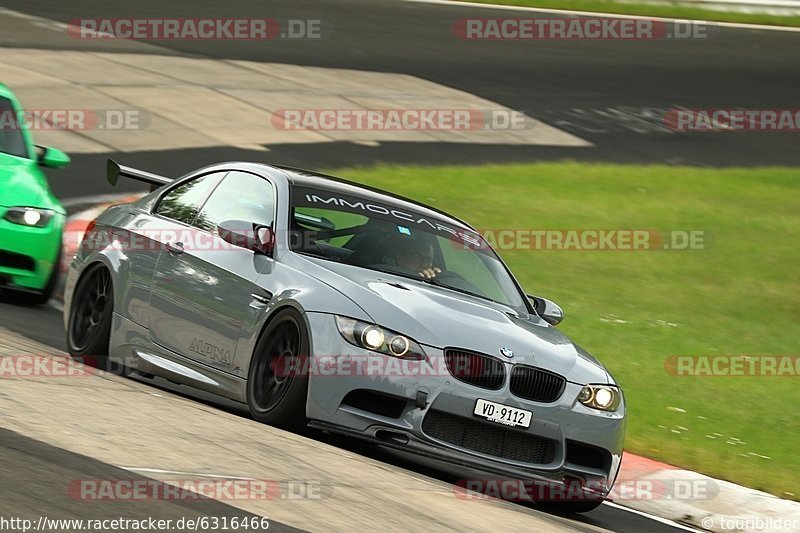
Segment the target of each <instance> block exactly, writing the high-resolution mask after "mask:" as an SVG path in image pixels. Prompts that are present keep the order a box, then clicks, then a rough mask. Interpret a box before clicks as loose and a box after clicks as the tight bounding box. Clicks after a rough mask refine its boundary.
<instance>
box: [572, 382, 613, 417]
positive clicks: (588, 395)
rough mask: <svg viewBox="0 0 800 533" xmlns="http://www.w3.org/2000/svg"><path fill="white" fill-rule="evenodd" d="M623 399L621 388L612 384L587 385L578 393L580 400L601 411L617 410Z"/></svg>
mask: <svg viewBox="0 0 800 533" xmlns="http://www.w3.org/2000/svg"><path fill="white" fill-rule="evenodd" d="M621 400H622V393H621V392H620V390H619V388H617V387H614V386H612V385H586V386H585V387H583V389H581V392H580V393H578V401H579V402H581V403H582V404H583V405H585V406H587V407H591V408H593V409H600V410H601V411H616V410H617V409H619V405H620V403H621Z"/></svg>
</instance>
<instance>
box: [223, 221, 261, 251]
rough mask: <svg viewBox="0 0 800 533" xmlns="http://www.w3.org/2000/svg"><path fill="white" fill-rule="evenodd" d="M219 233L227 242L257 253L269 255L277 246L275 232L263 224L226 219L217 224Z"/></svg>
mask: <svg viewBox="0 0 800 533" xmlns="http://www.w3.org/2000/svg"><path fill="white" fill-rule="evenodd" d="M217 233H219V236H220V238H222V240H224V241H225V242H229V243H231V244H233V245H234V246H239V247H241V248H246V249H248V250H250V251H252V252H255V253H257V254H263V255H269V254H270V253H272V249H273V248H274V247H275V234H274V232H273V231H272V228H271V227H270V226H264V225H263V224H255V223H253V222H245V221H243V220H226V221H225V222H222V223H221V224H219V225H218V226H217Z"/></svg>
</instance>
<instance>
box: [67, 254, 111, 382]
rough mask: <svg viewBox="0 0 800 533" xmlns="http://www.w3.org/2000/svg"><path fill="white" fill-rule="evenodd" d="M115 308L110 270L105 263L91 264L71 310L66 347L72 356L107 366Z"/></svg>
mask: <svg viewBox="0 0 800 533" xmlns="http://www.w3.org/2000/svg"><path fill="white" fill-rule="evenodd" d="M113 312H114V288H113V286H112V282H111V272H109V271H108V269H107V268H106V267H105V265H102V264H98V265H95V266H93V267H90V268H89V270H88V271H87V272H85V273H84V275H83V276H82V277H81V279H80V281H79V282H78V286H77V287H76V289H75V293H74V295H73V298H72V306H71V307H70V310H69V321H68V322H67V324H68V327H67V349H68V351H69V353H70V355H71V356H72V357H74V358H77V359H83V360H84V361H83V362H84V363H85V364H87V365H89V366H96V367H97V368H104V367H105V364H106V361H107V359H108V349H109V342H110V339H111V320H112V314H113ZM93 363H94V364H93Z"/></svg>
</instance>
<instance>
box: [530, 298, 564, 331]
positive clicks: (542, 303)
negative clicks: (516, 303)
mask: <svg viewBox="0 0 800 533" xmlns="http://www.w3.org/2000/svg"><path fill="white" fill-rule="evenodd" d="M528 298H530V300H531V303H532V304H533V308H534V309H535V310H536V313H537V314H538V315H539V316H540V317H542V318H543V319H544V320H545V322H547V323H549V324H552V325H553V326H557V325H559V324H560V323H561V321H562V320H564V310H563V309H561V307H560V306H559V305H558V304H557V303H555V302H553V301H550V300H548V299H547V298H541V297H539V296H531V295H530V294H529V295H528Z"/></svg>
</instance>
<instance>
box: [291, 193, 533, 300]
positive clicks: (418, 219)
mask: <svg viewBox="0 0 800 533" xmlns="http://www.w3.org/2000/svg"><path fill="white" fill-rule="evenodd" d="M290 217H291V220H290V228H291V239H290V240H291V248H292V250H294V251H296V252H299V253H302V254H306V255H313V256H316V257H321V258H323V259H327V260H330V261H336V262H339V263H345V264H350V265H355V266H359V267H362V268H368V269H371V270H375V271H379V272H388V273H392V274H395V275H398V276H403V277H406V278H410V279H414V280H417V281H421V282H426V283H430V284H432V285H437V286H440V287H443V288H445V289H448V290H454V291H458V292H461V293H467V294H471V295H473V296H477V297H479V298H482V299H484V300H491V301H494V302H497V303H500V304H503V305H506V306H508V307H511V308H513V309H515V310H517V311H518V312H523V313H526V312H527V308H526V306H525V301H524V300H523V296H522V295H521V294H520V291H519V290H518V288H517V285H516V284H515V283H514V280H513V279H512V278H511V276H510V275H509V273H508V270H507V269H506V268H505V266H504V265H503V263H502V262H501V261H500V259H499V258H498V257H497V255H496V254H495V253H494V251H493V250H492V249H491V247H489V245H488V244H487V243H486V241H485V240H484V239H483V238H482V237H481V236H480V235H479V234H477V233H475V232H474V231H471V230H468V229H465V228H462V227H460V226H457V225H454V224H452V223H451V222H447V221H445V220H444V219H440V218H435V217H432V216H431V215H430V214H429V212H422V211H419V212H415V211H414V210H412V209H409V208H408V205H407V204H403V205H397V206H393V205H391V204H382V203H380V202H376V201H375V200H374V199H372V198H368V197H358V196H354V195H349V194H341V193H340V192H338V191H332V190H331V191H328V190H325V189H319V188H313V189H311V188H306V187H298V186H295V187H293V189H292V209H291V211H290Z"/></svg>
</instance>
